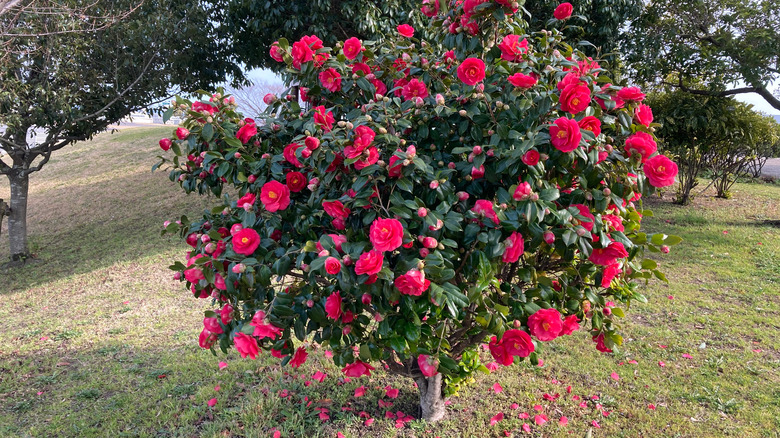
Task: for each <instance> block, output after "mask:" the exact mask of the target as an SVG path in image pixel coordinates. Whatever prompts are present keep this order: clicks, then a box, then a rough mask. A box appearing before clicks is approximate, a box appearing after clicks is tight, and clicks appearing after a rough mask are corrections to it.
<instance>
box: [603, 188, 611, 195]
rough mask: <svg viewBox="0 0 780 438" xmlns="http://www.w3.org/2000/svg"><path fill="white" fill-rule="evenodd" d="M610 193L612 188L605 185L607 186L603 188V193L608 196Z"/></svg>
mask: <svg viewBox="0 0 780 438" xmlns="http://www.w3.org/2000/svg"><path fill="white" fill-rule="evenodd" d="M611 194H612V190H610V189H609V187H607V188H605V189H604V195H605V196H609V195H611Z"/></svg>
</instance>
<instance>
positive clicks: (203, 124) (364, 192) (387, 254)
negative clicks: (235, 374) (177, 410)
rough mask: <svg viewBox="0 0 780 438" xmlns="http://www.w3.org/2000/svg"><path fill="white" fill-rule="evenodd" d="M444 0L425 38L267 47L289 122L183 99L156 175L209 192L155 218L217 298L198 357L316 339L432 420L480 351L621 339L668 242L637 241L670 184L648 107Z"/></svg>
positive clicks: (492, 15)
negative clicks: (646, 198) (283, 84)
mask: <svg viewBox="0 0 780 438" xmlns="http://www.w3.org/2000/svg"><path fill="white" fill-rule="evenodd" d="M444 6H445V5H444V2H438V1H437V2H431V1H426V2H424V5H423V12H425V13H426V15H430V16H433V20H432V25H431V29H432V30H435V29H443V30H444V31H443V35H441V36H440V38H439V39H438V40H436V41H433V42H431V43H426V42H425V41H420V40H418V39H417V37H416V36H415V35H418V34H419V33H420V32H415V30H414V29H412V28H411V26H399V29H398V34H397V35H390V36H388V38H387V40H386V41H385V42H384V43H383V44H381V45H380V44H377V43H373V42H369V41H360V40H358V39H357V38H350V39H348V40H347V41H346V42H345V43H344V44H343V45H339V46H338V47H335V48H330V47H323V45H322V43H321V41H320V40H319V39H318V38H317V37H316V36H308V37H304V38H303V39H301V40H300V41H296V42H294V43H293V44H292V45H290V43H289V42H287V41H285V40H279V41H278V43H277V44H275V45H274V46H273V47H272V48H270V50H271V53H272V54H273V55H275V56H274V58H275V59H277V60H278V61H279V62H284V63H286V64H287V65H288V67H289V71H290V73H291V74H292V75H294V76H295V78H296V81H298V83H299V84H300V87H301V88H300V92H301V95H302V96H301V97H302V99H303V101H304V102H305V103H306V106H305V107H303V108H302V107H301V106H300V104H299V101H298V99H297V98H296V97H294V96H293V95H285V96H266V99H265V101H266V102H267V103H269V108H268V110H267V111H266V112H265V114H263V115H260V116H259V117H257V118H255V119H249V118H243V116H242V115H240V114H238V113H237V112H236V106H235V103H234V101H233V99H232V98H230V97H228V96H222V95H221V94H220V93H216V94H213V95H211V96H210V98H209V99H208V102H200V101H198V102H190V101H188V100H185V99H182V98H177V100H176V102H175V105H174V106H173V107H172V108H171V109H170V110H169V111H168V114H167V115H168V116H170V115H171V114H173V113H174V112H175V113H180V114H182V115H183V116H184V117H185V120H184V121H183V122H182V127H180V128H179V130H178V131H177V133H176V136H175V138H173V139H170V141H168V140H165V141H163V142H161V146H162V147H163V149H165V150H167V149H170V150H171V151H172V152H173V158H172V159H171V160H169V159H166V158H163V163H161V164H164V163H168V164H169V165H170V166H171V167H172V169H171V171H170V178H171V180H172V181H177V182H178V183H179V184H180V185H181V187H182V188H183V189H184V190H185V191H187V192H199V193H213V194H215V195H217V196H220V198H219V204H218V205H216V206H215V208H214V209H213V210H211V211H210V212H207V213H206V214H205V215H204V216H203V217H202V218H201V219H199V220H195V221H189V220H188V219H187V218H182V220H181V221H179V222H174V223H170V224H167V226H166V231H167V232H178V233H180V235H181V236H182V237H183V238H185V239H186V241H187V243H189V244H190V245H191V246H192V249H191V250H190V251H189V252H188V254H187V260H186V263H181V262H177V263H176V264H174V265H173V266H172V269H174V270H175V271H176V277H177V278H179V279H180V280H181V281H182V282H185V283H186V285H187V287H188V288H189V290H190V291H191V292H192V294H193V295H194V296H195V297H198V298H211V299H212V300H213V303H214V306H215V310H214V311H211V312H206V321H204V329H203V333H202V334H201V337H200V345H201V346H202V347H203V348H212V349H213V348H215V347H218V348H220V349H221V350H223V351H227V350H228V349H229V348H236V349H237V350H238V351H239V352H240V354H241V355H242V356H250V357H252V358H254V357H256V356H257V354H259V351H262V350H270V351H271V353H272V354H274V356H277V357H282V358H283V359H282V363H284V364H286V363H288V362H292V363H293V364H294V366H299V365H300V364H301V363H303V362H304V361H305V360H306V350H305V349H306V347H307V346H308V345H309V343H311V342H313V343H319V344H324V345H327V346H328V348H330V349H331V350H332V351H333V353H334V354H333V360H334V362H335V363H336V364H337V365H339V366H341V367H343V370H344V372H345V373H346V375H348V376H350V377H357V376H361V375H370V374H371V371H372V370H373V369H374V368H373V366H372V365H370V363H376V362H380V363H382V364H383V365H384V366H385V367H386V368H387V369H388V370H389V371H391V372H396V373H401V374H405V375H409V376H411V377H413V378H415V379H417V381H418V385H420V386H421V389H420V390H421V403H423V415H424V416H425V417H426V418H429V419H436V418H437V417H436V415H437V414H435V413H431V412H432V411H431V409H430V406H429V409H428V411H427V413H426V406H425V401H424V400H423V398H424V397H423V394H422V393H424V392H425V391H429V392H430V391H432V393H433V394H434V396H433V397H434V398H436V397H438V398H440V397H441V395H442V393H444V394H450V393H452V392H453V391H456V390H457V389H458V387H459V386H460V385H461V384H462V383H463V382H464V381H466V380H468V379H469V378H470V376H471V374H472V373H474V372H475V371H477V370H485V367H484V366H483V365H482V364H481V363H480V357H479V354H478V352H477V348H478V346H479V345H481V344H483V343H486V342H488V343H489V344H488V347H489V351H490V353H491V354H492V356H493V358H494V359H495V360H496V361H497V362H498V363H500V364H502V365H507V366H508V365H511V364H512V363H514V362H517V361H522V360H524V359H525V358H528V359H529V360H530V361H531V362H532V363H537V362H538V357H539V354H540V353H541V351H542V347H543V344H544V343H545V342H551V341H553V340H554V339H555V338H557V337H559V336H563V335H577V334H578V333H579V332H589V333H588V337H589V338H590V339H591V340H592V341H593V342H594V344H595V347H596V348H598V349H599V350H600V351H604V352H611V351H612V350H613V349H615V348H617V347H618V346H620V345H621V344H622V342H623V340H622V337H621V336H620V335H619V334H618V333H617V323H618V320H619V319H620V318H622V317H624V311H623V308H624V307H627V306H628V305H629V303H631V302H632V301H640V302H644V301H645V298H644V297H643V296H642V295H641V293H640V292H639V291H638V289H637V285H638V283H639V282H640V281H643V280H647V279H649V278H651V277H653V276H656V277H658V278H660V279H662V280H665V277H664V276H663V274H662V273H661V272H659V271H658V270H657V266H656V263H655V262H654V261H652V260H650V259H647V258H645V255H646V253H647V252H648V251H653V252H660V251H661V250H662V248H666V249H668V246H669V245H673V244H676V243H678V242H679V241H680V239H679V238H677V237H675V236H666V235H664V234H656V235H647V234H646V233H644V232H642V231H641V229H640V225H641V221H642V218H643V216H646V215H648V214H649V212H648V211H647V210H642V208H641V198H642V196H643V195H647V194H648V193H650V192H652V191H653V189H654V187H653V186H654V185H655V186H665V185H669V184H671V183H673V181H674V176H675V174H676V166H675V164H674V163H673V162H671V161H670V160H668V159H667V158H666V157H664V156H662V155H658V153H657V152H656V144H655V140H654V137H653V134H652V132H653V131H654V125H653V124H652V123H651V122H652V112H651V110H650V108H649V107H647V106H645V105H643V104H641V101H642V100H643V98H644V95H643V94H642V93H641V91H640V90H639V89H638V88H636V87H630V88H621V87H619V86H615V85H611V84H610V82H612V81H611V80H610V79H609V78H607V77H606V75H607V74H608V73H607V72H606V71H605V70H604V69H602V68H601V67H600V66H599V64H598V62H596V61H594V60H592V59H590V58H587V57H585V56H584V55H583V54H582V53H580V52H579V51H577V50H576V49H574V48H573V47H571V46H569V45H568V44H566V43H565V42H564V41H562V37H561V35H560V33H559V32H558V31H557V30H552V31H542V32H539V33H537V34H534V35H526V34H524V33H523V30H522V29H523V27H522V22H520V21H519V20H518V19H517V17H515V16H514V15H513V9H517V8H516V7H515V8H513V5H512V4H510V3H509V2H506V1H496V2H490V1H482V2H480V1H476V2H474V1H468V0H467V1H465V2H463V4H462V6H457V7H454V6H452V5H450V6H451V7H450V9H449V10H444ZM568 8H569V7H566V6H565V7H563V8H562V9H561V13H560V16H561V17H563V19H566V18H568V16H569V15H570V14H571V12H570V9H568ZM556 16H558V13H556ZM497 35H502V36H498V37H497ZM442 46H444V47H445V49H444V50H441V49H439V48H440V47H442ZM447 49H449V50H447ZM645 172H647V173H648V174H647V176H646V175H645ZM226 186H227V187H228V188H231V189H232V190H230V191H227V192H225V193H223V190H224V189H225V188H226ZM227 193H230V195H228V194H227ZM581 324H582V325H581ZM231 346H232V347H231ZM441 385H443V388H442V386H441ZM436 403H438V402H436V400H434V401H433V405H436ZM436 406H438V405H436ZM441 408H442V409H443V404H441ZM437 409H438V408H437ZM434 410H436V409H434Z"/></svg>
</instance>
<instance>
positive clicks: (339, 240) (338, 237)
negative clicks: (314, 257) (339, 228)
mask: <svg viewBox="0 0 780 438" xmlns="http://www.w3.org/2000/svg"><path fill="white" fill-rule="evenodd" d="M328 236H330V238H331V239H333V245H334V246H335V247H336V251H339V252H341V244H343V243H346V242H347V236H345V235H343V234H328ZM323 249H325V248H323V247H322V245H321V244H320V242H317V250H318V251H322V250H323Z"/></svg>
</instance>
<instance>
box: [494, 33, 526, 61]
mask: <svg viewBox="0 0 780 438" xmlns="http://www.w3.org/2000/svg"><path fill="white" fill-rule="evenodd" d="M520 38H521V37H520V35H507V36H505V37H504V39H503V40H501V43H500V44H499V45H498V48H499V49H500V50H501V59H505V60H507V61H512V62H520V61H522V59H523V55H525V54H526V53H528V40H526V39H525V38H523V39H522V41H521V40H520Z"/></svg>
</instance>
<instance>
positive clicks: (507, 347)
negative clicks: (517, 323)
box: [501, 329, 534, 357]
mask: <svg viewBox="0 0 780 438" xmlns="http://www.w3.org/2000/svg"><path fill="white" fill-rule="evenodd" d="M501 345H502V347H503V348H504V351H505V352H506V353H507V354H509V355H511V356H519V357H528V356H530V355H531V353H533V352H534V343H533V341H532V340H531V336H529V335H528V333H526V332H524V331H522V330H517V329H512V330H507V331H505V332H504V336H502V337H501Z"/></svg>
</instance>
